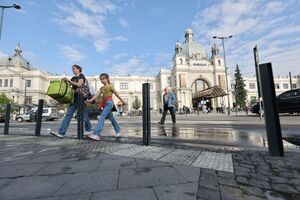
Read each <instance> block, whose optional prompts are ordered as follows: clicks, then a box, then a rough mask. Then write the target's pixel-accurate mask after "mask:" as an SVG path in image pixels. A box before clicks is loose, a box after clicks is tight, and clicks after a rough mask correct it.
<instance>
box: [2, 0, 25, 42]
mask: <svg viewBox="0 0 300 200" xmlns="http://www.w3.org/2000/svg"><path fill="white" fill-rule="evenodd" d="M0 8H1V15H0V16H1V20H0V40H1V32H2V22H3V13H4V9H5V8H15V9H17V10H19V9H21V6H20V5H18V4H15V3H14V4H13V5H11V6H1V5H0Z"/></svg>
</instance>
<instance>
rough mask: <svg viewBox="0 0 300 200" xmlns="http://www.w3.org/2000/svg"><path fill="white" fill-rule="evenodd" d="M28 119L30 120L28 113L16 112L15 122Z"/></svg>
mask: <svg viewBox="0 0 300 200" xmlns="http://www.w3.org/2000/svg"><path fill="white" fill-rule="evenodd" d="M29 120H30V113H24V114H18V115H17V116H16V121H17V122H24V121H29Z"/></svg>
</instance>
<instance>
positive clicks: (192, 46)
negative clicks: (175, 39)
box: [182, 29, 208, 60]
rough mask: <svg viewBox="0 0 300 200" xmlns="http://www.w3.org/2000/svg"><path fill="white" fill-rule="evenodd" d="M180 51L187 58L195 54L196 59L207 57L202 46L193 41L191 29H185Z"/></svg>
mask: <svg viewBox="0 0 300 200" xmlns="http://www.w3.org/2000/svg"><path fill="white" fill-rule="evenodd" d="M182 53H183V54H185V55H186V56H187V57H188V58H193V57H195V56H196V57H197V58H198V59H206V60H207V59H208V56H207V52H206V51H205V49H204V47H203V46H202V45H200V44H199V43H197V42H195V40H194V34H193V31H192V29H186V31H185V42H184V43H183V44H182Z"/></svg>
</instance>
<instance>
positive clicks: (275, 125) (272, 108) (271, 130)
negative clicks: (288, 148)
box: [259, 63, 284, 156]
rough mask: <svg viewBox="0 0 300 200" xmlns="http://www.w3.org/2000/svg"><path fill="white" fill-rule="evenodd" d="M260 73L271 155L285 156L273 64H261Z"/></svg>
mask: <svg viewBox="0 0 300 200" xmlns="http://www.w3.org/2000/svg"><path fill="white" fill-rule="evenodd" d="M259 73H260V82H261V91H262V97H263V105H264V112H265V123H266V130H267V140H268V148H269V154H270V155H271V156H283V154H284V153H283V151H284V150H283V142H282V135H281V126H280V121H279V116H278V109H277V103H276V95H275V87H274V79H273V72H272V64H271V63H264V64H260V65H259Z"/></svg>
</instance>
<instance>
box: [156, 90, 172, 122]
mask: <svg viewBox="0 0 300 200" xmlns="http://www.w3.org/2000/svg"><path fill="white" fill-rule="evenodd" d="M164 91H165V94H164V95H163V103H164V111H163V114H162V118H161V120H160V122H158V123H159V124H161V125H163V124H164V123H165V119H166V115H167V112H168V111H170V114H171V117H172V122H173V124H175V123H176V117H175V108H174V106H175V105H174V104H175V101H176V98H175V95H174V94H173V93H172V91H171V87H166V88H165V89H164Z"/></svg>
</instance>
